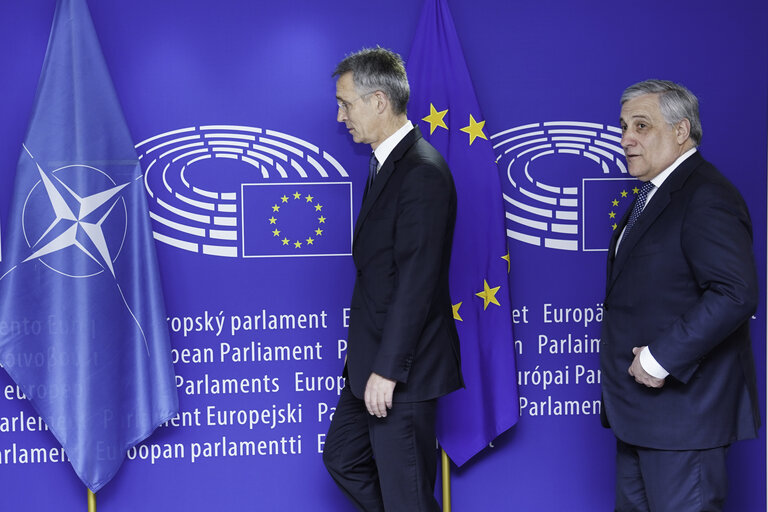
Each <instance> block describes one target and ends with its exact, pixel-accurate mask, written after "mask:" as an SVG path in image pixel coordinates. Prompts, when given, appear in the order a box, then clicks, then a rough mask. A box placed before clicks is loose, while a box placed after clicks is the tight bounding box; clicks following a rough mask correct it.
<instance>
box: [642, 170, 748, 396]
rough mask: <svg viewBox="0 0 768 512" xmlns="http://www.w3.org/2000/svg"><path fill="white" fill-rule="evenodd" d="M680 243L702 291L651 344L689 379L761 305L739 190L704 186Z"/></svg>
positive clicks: (691, 208) (688, 214) (677, 373)
mask: <svg viewBox="0 0 768 512" xmlns="http://www.w3.org/2000/svg"><path fill="white" fill-rule="evenodd" d="M681 243H682V247H683V252H684V254H685V257H686V259H687V261H688V265H689V267H690V271H691V273H692V274H693V277H694V279H695V282H696V285H697V286H698V288H699V290H700V296H699V298H698V300H697V301H696V302H695V304H694V305H693V307H691V308H690V309H689V310H688V311H687V312H686V313H685V314H684V315H682V316H681V317H680V318H678V319H677V321H675V322H674V323H673V324H672V325H671V327H670V328H669V329H667V330H666V331H665V332H664V333H662V334H661V335H660V336H659V338H657V339H656V340H655V341H654V342H652V343H650V344H649V347H650V349H651V352H652V353H653V355H654V357H655V358H656V360H657V361H658V362H659V364H661V365H662V366H663V367H664V368H665V369H666V370H667V371H668V372H669V373H670V374H671V375H672V376H673V377H675V378H676V379H678V380H680V381H681V382H684V383H685V382H687V381H688V380H689V379H690V378H691V377H692V376H693V374H694V372H695V371H696V369H697V368H698V366H699V364H700V362H701V360H702V358H704V357H705V356H706V355H707V354H708V353H709V352H710V351H712V350H713V349H714V348H715V347H716V346H717V345H718V344H720V343H721V342H723V341H724V340H726V339H727V338H728V336H729V335H730V334H731V333H732V332H733V331H735V330H736V329H737V328H738V327H739V326H740V325H741V324H743V323H744V322H745V321H747V320H748V319H749V317H750V316H751V315H752V314H753V313H754V311H755V309H756V307H757V301H758V290H757V275H756V271H755V263H754V257H753V254H752V228H751V223H750V219H749V213H748V212H747V209H746V205H745V204H744V201H743V199H742V198H741V196H740V195H739V194H738V192H737V191H736V190H735V189H733V188H731V187H725V186H720V185H717V184H713V183H707V184H704V185H702V186H700V187H699V189H698V190H697V191H696V192H695V194H694V196H693V198H692V200H691V203H690V205H689V208H688V209H687V212H686V216H685V219H684V221H683V227H682V240H681Z"/></svg>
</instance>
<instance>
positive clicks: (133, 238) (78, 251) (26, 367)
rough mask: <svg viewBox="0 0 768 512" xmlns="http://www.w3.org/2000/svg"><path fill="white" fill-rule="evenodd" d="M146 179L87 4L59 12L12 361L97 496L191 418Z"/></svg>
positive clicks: (8, 320) (7, 317) (10, 237)
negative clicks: (182, 402)
mask: <svg viewBox="0 0 768 512" xmlns="http://www.w3.org/2000/svg"><path fill="white" fill-rule="evenodd" d="M141 178H142V175H141V168H140V166H139V162H138V158H137V156H136V152H135V150H134V148H133V142H132V140H131V137H130V134H129V132H128V129H127V127H126V124H125V120H124V119H123V114H122V111H121V109H120V105H119V102H118V99H117V96H116V95H115V92H114V88H113V86H112V81H111V79H110V77H109V72H108V70H107V67H106V63H105V62H104V58H103V56H102V53H101V49H100V47H99V43H98V39H97V37H96V33H95V31H94V28H93V24H92V22H91V17H90V14H89V12H88V7H87V5H86V3H85V1H84V0H61V1H59V3H58V4H57V7H56V13H55V15H54V21H53V27H52V30H51V35H50V39H49V41H48V49H47V52H46V56H45V61H44V63H43V69H42V74H41V76H40V82H39V84H38V90H37V96H36V99H35V105H34V111H33V114H32V119H31V121H30V125H29V129H28V132H27V136H26V139H25V141H24V147H23V149H22V152H21V157H20V159H19V164H18V168H17V174H16V182H15V190H14V197H13V204H12V207H11V213H10V216H9V218H8V224H7V230H6V233H7V237H6V240H5V242H6V249H7V251H6V254H5V258H4V262H3V265H2V267H0V362H1V363H2V365H3V367H4V368H5V370H6V371H7V372H8V374H9V375H10V376H11V378H13V380H14V381H15V382H16V384H17V385H18V386H19V387H20V388H21V389H22V391H23V392H24V394H25V396H26V397H27V398H28V399H29V400H30V401H31V402H32V405H33V406H34V407H35V409H36V410H37V412H38V413H39V414H40V416H41V417H42V418H43V419H44V421H45V422H46V424H47V425H48V427H49V428H50V430H51V432H52V433H53V434H54V436H56V439H57V440H58V441H59V442H60V443H61V445H62V446H63V447H64V450H65V452H66V453H67V455H68V456H69V459H70V461H71V463H72V466H73V468H74V469H75V472H76V473H77V475H78V476H79V477H80V479H81V480H82V481H83V483H85V484H86V485H87V486H88V487H89V488H90V489H91V490H92V491H94V492H96V491H98V490H99V489H100V488H101V487H103V486H104V485H105V484H106V483H107V482H108V481H109V480H110V479H111V478H112V477H113V476H114V475H115V473H116V472H117V470H118V469H119V467H120V464H121V463H122V461H123V459H124V458H125V454H126V451H127V450H128V449H129V448H130V447H131V446H133V445H135V444H137V443H139V442H141V441H142V440H143V439H145V438H146V437H147V436H149V435H150V434H151V433H152V431H153V430H154V429H155V427H157V426H158V425H160V424H161V423H163V422H165V421H167V420H168V419H170V418H172V417H173V416H174V415H175V414H176V412H177V411H178V398H177V393H176V387H175V383H174V380H175V379H174V374H173V365H172V363H171V360H170V341H169V336H168V329H167V325H166V320H165V308H164V305H163V299H162V294H161V288H160V280H159V276H158V268H157V261H156V257H155V251H154V244H153V240H152V230H151V227H150V223H149V216H148V213H147V204H146V197H145V195H144V188H143V181H142V179H141Z"/></svg>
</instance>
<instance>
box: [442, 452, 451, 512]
mask: <svg viewBox="0 0 768 512" xmlns="http://www.w3.org/2000/svg"><path fill="white" fill-rule="evenodd" d="M440 452H441V453H442V462H443V512H451V460H450V459H449V458H448V454H447V453H445V450H443V449H442V448H441V449H440Z"/></svg>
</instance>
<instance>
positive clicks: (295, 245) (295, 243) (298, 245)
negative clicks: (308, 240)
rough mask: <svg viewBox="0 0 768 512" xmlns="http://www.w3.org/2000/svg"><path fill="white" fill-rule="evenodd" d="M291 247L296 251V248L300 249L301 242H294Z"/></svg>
mask: <svg viewBox="0 0 768 512" xmlns="http://www.w3.org/2000/svg"><path fill="white" fill-rule="evenodd" d="M293 246H294V247H296V248H297V249H298V248H300V247H301V242H298V241H297V242H294V243H293Z"/></svg>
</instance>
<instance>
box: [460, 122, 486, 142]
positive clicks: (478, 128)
mask: <svg viewBox="0 0 768 512" xmlns="http://www.w3.org/2000/svg"><path fill="white" fill-rule="evenodd" d="M484 126H485V121H480V122H479V123H478V122H477V121H475V118H474V117H472V114H469V126H465V127H464V128H462V129H461V131H463V132H466V133H468V134H469V145H470V146H471V145H472V143H473V142H475V138H477V137H480V138H483V139H485V140H488V137H486V136H485V134H484V133H483V127H484Z"/></svg>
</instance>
